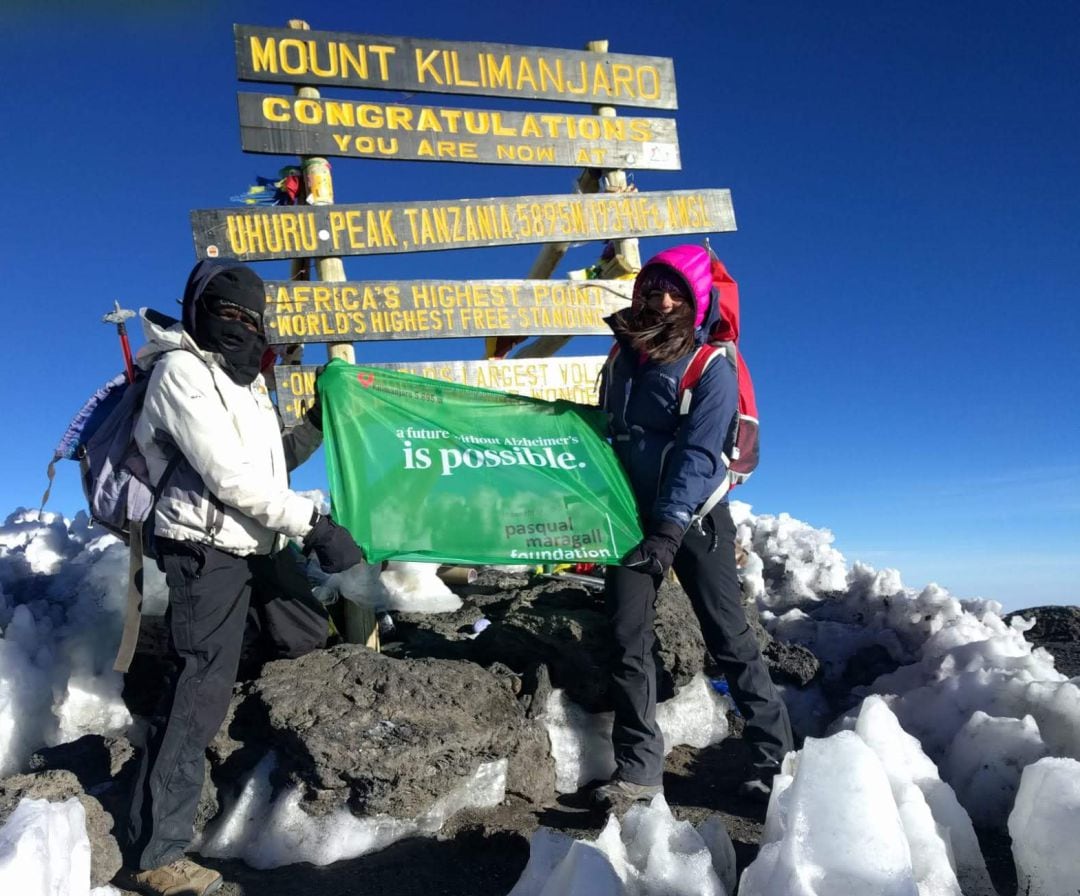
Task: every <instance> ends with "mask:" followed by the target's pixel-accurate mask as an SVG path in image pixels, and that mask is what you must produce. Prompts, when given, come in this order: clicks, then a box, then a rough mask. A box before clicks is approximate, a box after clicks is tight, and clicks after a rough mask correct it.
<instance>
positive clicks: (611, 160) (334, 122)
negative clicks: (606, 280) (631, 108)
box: [237, 93, 679, 170]
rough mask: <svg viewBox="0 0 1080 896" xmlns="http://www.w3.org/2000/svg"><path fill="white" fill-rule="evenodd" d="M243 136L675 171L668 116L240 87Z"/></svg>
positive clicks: (281, 146) (397, 155)
mask: <svg viewBox="0 0 1080 896" xmlns="http://www.w3.org/2000/svg"><path fill="white" fill-rule="evenodd" d="M237 101H238V103H239V107H240V143H241V145H242V146H243V148H244V150H245V151H246V152H264V153H271V154H274V155H285V154H296V155H301V156H312V155H314V156H345V157H348V158H373V159H408V160H421V161H432V160H439V161H448V162H476V163H486V164H504V165H562V166H565V167H586V168H588V167H597V168H651V169H661V170H677V169H678V168H679V143H678V138H677V137H676V134H675V122H674V120H673V119H670V118H634V117H624V118H616V117H603V116H600V115H568V114H565V113H549V112H543V113H541V112H504V111H493V110H488V109H451V108H442V107H438V106H405V105H393V104H391V105H386V104H382V103H372V102H353V101H346V100H338V99H321V98H320V99H314V98H309V97H298V96H277V95H272V94H261V93H239V94H237Z"/></svg>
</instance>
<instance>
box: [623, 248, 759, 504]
mask: <svg viewBox="0 0 1080 896" xmlns="http://www.w3.org/2000/svg"><path fill="white" fill-rule="evenodd" d="M705 249H706V250H707V251H708V253H709V260H710V262H711V269H712V296H711V298H710V301H714V302H717V303H718V304H719V307H720V319H719V320H718V321H717V322H716V324H715V325H714V326H713V328H712V330H711V331H710V332H709V335H708V337H707V339H706V342H705V344H704V345H701V346H699V347H698V349H697V350H696V351H695V352H694V356H693V357H692V358H691V359H690V363H689V365H687V368H686V372H685V373H684V374H683V376H682V379H681V380H679V414H680V416H685V415H687V414H688V413H690V405H691V403H692V402H693V399H694V389H695V388H696V387H697V384H698V383H699V382H700V381H701V376H702V374H703V373H704V372H705V369H706V368H707V367H708V366H709V365H710V364H711V363H712V362H713V361H715V360H716V359H717V358H725V359H726V360H727V362H728V363H729V364H730V365H731V366H732V368H733V369H734V370H735V375H736V377H737V378H738V382H739V409H738V414H737V417H736V423H735V439H734V442H733V444H732V448H731V454H730V456H729V455H728V453H727V452H723V453H722V455H721V456H722V457H723V459H724V463H725V464H727V468H728V474H727V477H726V478H725V479H724V481H723V483H721V485H720V487H719V488H718V489H717V490H716V491H715V492H713V494H711V495H710V496H709V497H708V498H707V499H706V501H705V503H704V504H702V505H701V507H700V508H699V509H698V511H697V513H695V514H694V521H695V522H697V521H698V520H700V519H702V518H703V517H705V516H707V515H708V514H709V512H710V511H711V510H712V509H713V508H714V507H715V506H716V505H717V504H718V503H720V501H721V500H723V498H724V496H725V495H726V494H727V493H728V492H729V491H731V489H733V488H735V486H737V485H741V484H742V483H744V482H746V480H747V479H749V478H750V474H751V473H753V472H754V470H755V469H756V468H757V465H758V455H759V434H758V431H759V425H758V410H757V399H756V398H755V397H754V383H753V380H751V379H750V371H749V369H748V368H747V366H746V362H745V361H744V360H743V356H742V352H740V351H739V348H738V344H739V284H737V283H736V282H735V280H734V279H733V278H732V276H731V275H730V274H729V273H728V272H727V268H725V267H724V263H723V262H722V261H721V260H720V259H719V258H717V257H716V253H715V252H713V250H712V247H711V246H710V245H709V243H708V240H706V241H705ZM618 353H619V345H618V343H616V344H615V345H614V346H613V347H612V349H611V353H610V354H609V355H608V359H607V362H606V363H605V365H604V366H605V368H607V367H608V366H609V365H611V364H614V363H615V358H616V356H617V355H618Z"/></svg>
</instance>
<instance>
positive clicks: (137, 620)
mask: <svg viewBox="0 0 1080 896" xmlns="http://www.w3.org/2000/svg"><path fill="white" fill-rule="evenodd" d="M180 458H181V454H180V452H179V451H177V452H176V453H175V454H174V455H173V456H172V457H170V458H169V462H168V463H167V464H166V465H165V472H164V473H162V474H161V478H160V479H159V480H158V484H157V485H155V486H154V490H153V500H152V501H151V503H150V513H149V514H148V515H147V517H146V520H145V522H140V521H136V520H132V521H131V536H130V538H129V539H128V548H129V551H130V553H129V554H128V588H127V602H126V604H125V606H124V631H123V634H121V635H120V647H119V648H118V649H117V651H116V660H115V661H114V662H113V671H114V672H127V670H128V669H129V668H131V660H132V658H133V657H134V656H135V648H136V647H137V646H138V644H139V628H140V627H141V625H142V599H143V583H144V578H143V566H144V560H145V557H146V552H145V549H144V541H143V539H144V538H149V537H150V535H151V533H152V531H153V528H154V509H155V508H156V507H157V502H158V498H160V497H161V493H162V492H163V491H164V490H165V482H166V480H167V479H168V478H169V477H170V476H171V475H172V474H173V471H174V470H175V469H176V468H177V466H179V464H180Z"/></svg>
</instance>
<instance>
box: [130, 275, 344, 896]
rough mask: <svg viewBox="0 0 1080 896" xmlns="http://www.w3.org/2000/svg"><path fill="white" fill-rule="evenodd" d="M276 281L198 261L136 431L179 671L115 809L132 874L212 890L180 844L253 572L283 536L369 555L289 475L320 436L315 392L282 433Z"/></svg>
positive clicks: (136, 881) (149, 358)
mask: <svg viewBox="0 0 1080 896" xmlns="http://www.w3.org/2000/svg"><path fill="white" fill-rule="evenodd" d="M265 301H266V299H265V290H264V287H263V283H262V280H261V279H260V278H259V277H258V275H257V274H255V273H254V272H253V271H252V270H251V269H250V268H247V267H244V266H243V265H241V264H239V263H238V262H236V261H233V260H231V259H214V260H207V261H202V262H199V264H197V265H196V266H195V268H194V269H193V270H192V272H191V275H190V276H189V278H188V282H187V286H186V288H185V290H184V300H183V313H182V320H181V321H172V320H170V319H169V318H166V317H164V316H163V315H160V314H157V313H155V312H152V311H145V312H144V313H143V321H144V329H145V333H146V337H147V344H146V346H144V347H143V349H142V350H141V351H140V353H139V357H138V363H139V364H140V366H141V367H143V369H148V368H151V367H152V373H151V379H150V383H149V386H148V387H147V391H146V398H145V401H144V404H143V408H142V411H141V413H140V416H139V419H138V421H137V422H136V425H135V440H136V442H137V444H138V446H139V448H140V450H141V451H142V453H143V455H144V457H145V458H146V462H147V468H148V470H149V474H150V480H151V483H152V484H153V485H154V486H155V487H156V488H157V489H158V495H159V497H158V500H157V504H156V507H155V511H154V518H153V519H154V545H155V551H156V554H157V558H158V565H159V566H160V567H161V568H162V570H163V571H164V572H165V578H166V582H167V584H168V586H169V609H168V625H169V636H170V637H169V645H170V651H171V653H172V654H173V659H174V660H175V663H176V673H175V675H174V676H173V678H172V680H171V681H170V684H169V687H168V688H167V692H166V693H165V694H164V695H163V706H162V707H161V708H160V711H159V714H158V715H159V716H160V718H156V719H155V720H154V722H153V724H151V726H150V728H149V731H148V733H147V739H146V744H145V747H144V749H143V750H142V751H141V753H140V760H139V765H138V767H137V772H136V776H135V780H134V787H133V794H132V802H131V809H130V812H129V815H128V818H127V819H126V822H125V823H123V824H121V825H119V826H118V827H120V828H121V830H119V831H118V833H119V834H120V835H121V840H122V842H123V848H124V865H125V870H124V872H123V873H122V875H121V878H122V879H119V878H118V880H120V882H121V884H122V885H124V886H126V887H127V888H128V889H135V890H138V891H139V892H143V893H149V894H164V893H170V892H180V891H182V892H184V893H189V892H190V893H192V894H196V896H204V894H208V893H211V892H214V891H215V890H217V889H218V888H219V887H220V886H221V882H222V879H221V875H220V874H218V873H217V872H216V871H213V870H211V869H208V868H203V867H202V866H200V865H198V864H196V863H195V862H193V861H191V860H190V859H187V858H186V857H185V856H184V851H185V850H186V849H187V848H188V846H189V845H190V843H191V840H192V837H193V825H194V818H195V811H196V808H197V806H198V802H199V794H200V792H201V790H202V784H203V774H204V773H203V763H204V753H205V750H206V747H207V746H208V745H209V743H210V741H211V740H212V739H213V737H214V735H215V734H216V733H217V730H218V728H219V727H220V726H221V723H222V721H223V719H224V718H225V713H226V711H227V709H228V706H229V699H230V697H231V694H232V685H233V682H234V681H235V679H236V672H237V665H238V663H239V659H240V652H241V646H242V643H243V637H244V627H245V622H246V616H247V612H248V604H249V600H250V598H251V590H252V582H253V580H260V578H261V579H262V580H265V579H266V577H267V576H268V575H271V574H272V566H273V562H274V560H273V558H274V556H275V554H276V552H277V551H279V550H280V549H281V547H282V546H283V545H284V544H285V542H286V540H287V538H288V537H293V538H299V539H302V541H303V545H304V548H305V550H307V551H313V552H314V553H315V555H316V556H317V557H318V560H319V563H320V565H321V566H322V568H323V570H325V571H326V572H341V571H343V570H345V569H347V568H349V567H350V566H353V565H355V564H356V563H359V562H361V560H362V559H363V557H362V554H361V552H360V549H359V548H358V547H357V545H356V543H355V542H354V541H353V539H352V537H351V536H350V535H349V533H348V531H347V530H345V529H344V528H342V527H341V526H338V525H337V524H336V523H334V521H333V520H332V519H330V517H329V516H325V515H323V514H320V513H319V511H318V508H317V507H316V506H315V504H314V503H313V502H312V501H311V499H309V498H305V497H304V496H303V495H300V494H297V493H296V492H294V491H292V490H291V489H290V488H289V482H288V471H289V470H290V469H292V468H293V467H295V466H296V465H298V464H299V463H301V462H302V461H303V460H305V459H306V458H307V457H308V456H309V455H310V454H311V453H312V451H314V450H315V448H316V447H318V445H319V443H320V442H321V440H322V432H321V429H322V415H321V409H320V407H319V405H318V402H316V405H315V407H313V408H312V409H311V411H310V412H309V413H308V415H307V418H306V419H305V421H304V422H303V423H302V424H301V425H299V426H297V427H295V428H294V429H293V430H292V431H291V432H290V433H289V434H288V435H286V436H284V437H283V436H282V433H281V429H280V424H279V418H278V415H277V412H276V410H275V409H274V406H273V404H272V403H271V402H270V397H269V395H268V394H267V390H266V385H265V383H264V382H263V378H262V376H261V375H260V366H261V362H262V358H263V354H264V352H265V351H266V339H265V336H264V335H263V309H264V307H265Z"/></svg>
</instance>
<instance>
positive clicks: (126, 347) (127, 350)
mask: <svg viewBox="0 0 1080 896" xmlns="http://www.w3.org/2000/svg"><path fill="white" fill-rule="evenodd" d="M114 304H115V305H116V308H115V309H114V310H113V311H110V312H109V313H108V314H106V315H104V316H103V317H102V318H101V322H102V323H103V324H116V335H117V336H119V337H120V350H121V351H122V352H123V353H124V372H125V373H127V378H128V382H129V383H133V382H135V365H134V363H133V362H132V360H131V343H130V342H128V335H127V325H126V324H125V323H124V321H126V320H127V319H128V318H129V317H134V316H135V312H134V311H131V310H129V309H127V308H121V307H120V303H119V302H114Z"/></svg>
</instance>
